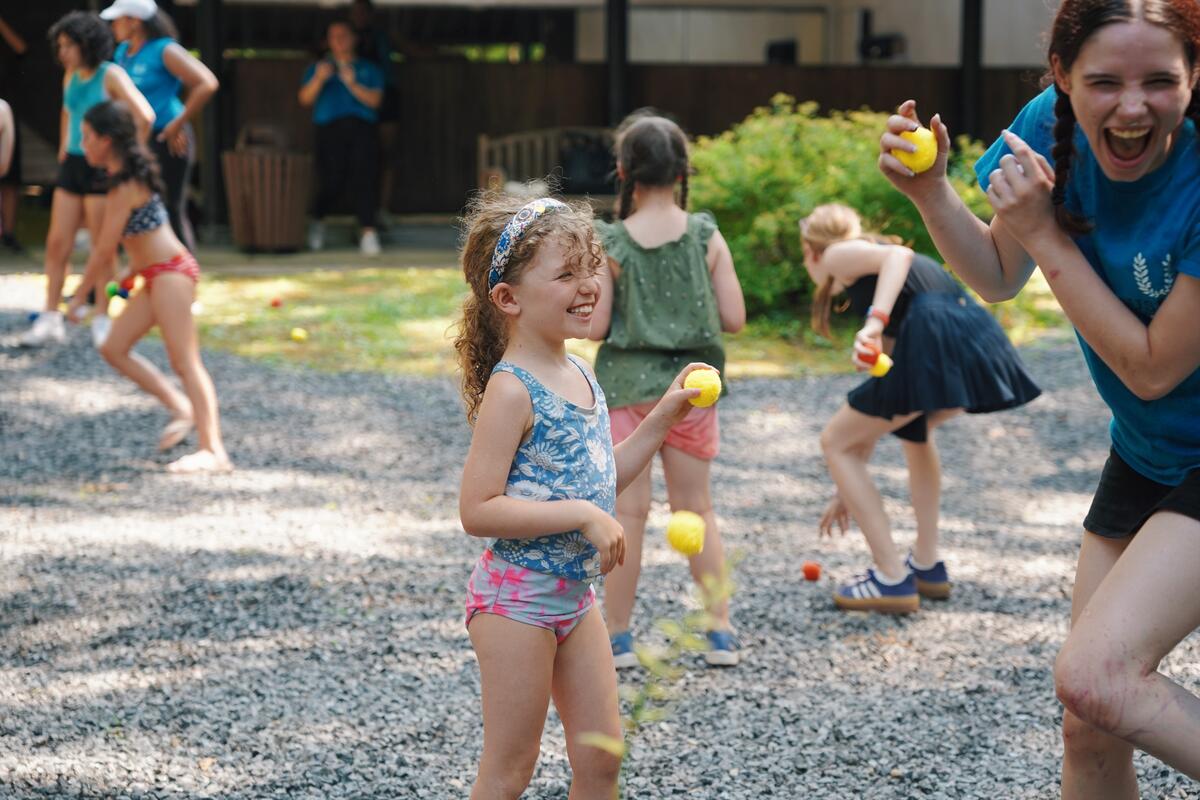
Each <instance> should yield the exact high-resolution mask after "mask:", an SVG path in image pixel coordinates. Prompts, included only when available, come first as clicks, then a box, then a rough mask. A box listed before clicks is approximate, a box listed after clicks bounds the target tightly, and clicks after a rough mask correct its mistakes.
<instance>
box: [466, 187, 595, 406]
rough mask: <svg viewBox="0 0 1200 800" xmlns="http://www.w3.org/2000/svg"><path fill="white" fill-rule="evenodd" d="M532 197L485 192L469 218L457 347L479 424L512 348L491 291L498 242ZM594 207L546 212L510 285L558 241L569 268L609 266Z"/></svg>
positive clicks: (514, 257) (521, 248)
mask: <svg viewBox="0 0 1200 800" xmlns="http://www.w3.org/2000/svg"><path fill="white" fill-rule="evenodd" d="M528 202H529V200H528V198H523V197H514V196H512V195H506V194H501V193H499V192H484V193H481V194H479V195H478V196H477V197H475V198H474V199H473V200H472V201H471V203H470V205H469V206H468V208H467V214H466V216H465V217H464V218H463V231H464V234H463V236H464V239H463V248H462V268H463V276H464V277H465V278H466V280H467V286H468V287H469V289H470V292H469V293H468V294H467V298H466V300H464V301H463V306H462V317H461V318H460V320H459V323H458V335H457V336H456V337H455V339H454V349H455V351H457V353H458V366H459V370H460V371H461V372H462V377H461V391H462V396H463V402H464V404H465V405H466V412H467V422H468V423H470V424H472V425H473V424H475V419H476V417H477V416H478V414H479V405H480V403H482V402H483V392H484V390H485V389H486V388H487V382H488V379H489V378H490V377H491V375H492V368H493V367H495V366H496V364H497V363H499V361H500V359H501V358H502V357H503V355H504V350H505V348H506V347H508V325H509V318H507V317H506V316H505V315H504V314H503V312H501V311H500V309H499V308H497V307H496V304H495V303H493V302H492V297H491V292H490V291H489V290H488V271H489V270H490V269H491V266H492V253H494V252H495V250H496V242H497V241H498V240H499V239H500V234H501V233H503V232H504V228H505V226H506V225H508V222H509V220H511V219H512V218H513V216H514V215H515V214H516V213H517V212H518V211H520V210H521V207H522V206H524V205H525V204H526V203H528ZM592 217H593V214H592V208H591V206H589V205H587V204H586V203H580V204H568V207H567V208H565V209H559V210H556V211H554V212H552V213H548V214H544V215H543V216H541V217H539V218H538V219H537V220H535V221H534V222H533V223H532V224H531V225H530V226H529V227H528V228H527V229H526V230H525V232H524V233H523V234H522V235H521V238H520V241H518V242H517V244H516V245H515V246H514V247H513V249H512V254H511V255H510V256H509V260H508V264H507V266H506V267H505V268H504V280H503V282H504V283H507V284H509V285H514V286H515V285H518V284H520V282H521V276H522V275H523V274H524V272H525V269H526V267H528V266H529V263H530V262H531V261H532V260H533V258H534V256H535V255H536V254H537V251H538V248H539V247H540V246H541V245H542V243H543V242H545V241H547V240H549V239H554V240H556V241H558V242H559V243H560V244H562V246H563V248H564V250H565V261H566V265H567V266H570V267H571V269H574V270H580V271H583V272H585V273H586V274H588V275H594V274H596V273H597V272H599V271H600V268H601V267H602V266H603V265H604V259H605V256H604V250H603V248H601V246H600V242H599V241H598V240H597V239H596V234H595V231H594V229H593V228H592Z"/></svg>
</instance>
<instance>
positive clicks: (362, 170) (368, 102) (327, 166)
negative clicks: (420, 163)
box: [299, 20, 383, 256]
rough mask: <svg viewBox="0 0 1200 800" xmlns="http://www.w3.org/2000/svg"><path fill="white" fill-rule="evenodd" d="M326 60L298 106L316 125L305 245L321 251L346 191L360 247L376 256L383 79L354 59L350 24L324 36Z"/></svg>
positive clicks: (308, 79) (305, 85)
mask: <svg viewBox="0 0 1200 800" xmlns="http://www.w3.org/2000/svg"><path fill="white" fill-rule="evenodd" d="M325 35H326V40H327V42H328V44H329V55H328V57H326V58H323V59H321V60H320V61H318V62H317V63H315V64H313V65H312V66H310V67H309V68H308V70H307V71H306V72H305V73H304V79H303V82H302V85H301V87H300V94H299V97H300V103H301V105H304V106H312V107H313V122H314V123H315V124H316V137H315V138H316V141H315V144H316V168H317V196H316V200H315V202H314V204H313V217H314V222H313V227H312V230H311V231H310V233H309V245H310V246H311V247H312V249H314V250H320V249H321V247H322V246H323V245H324V241H325V236H324V226H323V223H322V220H323V218H324V217H325V215H326V214H328V213H329V212H330V211H332V210H333V207H334V205H335V204H336V203H337V201H338V200H339V199H340V198H341V196H342V194H343V193H344V192H345V191H349V192H350V194H351V196H352V197H353V198H354V208H355V212H356V215H357V217H358V224H359V225H360V227H361V228H362V237H361V239H360V242H359V245H360V248H361V249H362V252H363V254H364V255H368V256H376V255H379V252H380V248H379V236H378V234H377V233H376V231H375V215H376V213H377V209H378V208H379V131H378V122H379V117H378V109H379V105H380V103H382V102H383V73H382V72H381V71H380V69H379V67H378V66H376V65H375V64H373V63H371V62H370V61H365V60H363V59H360V58H358V57H357V56H356V55H355V46H356V45H357V42H356V41H355V37H354V29H353V28H351V27H350V23H348V22H345V21H341V20H337V21H334V22H331V23H330V24H329V28H328V29H327V30H326V34H325Z"/></svg>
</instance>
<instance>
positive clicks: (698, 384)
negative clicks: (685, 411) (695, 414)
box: [683, 369, 721, 408]
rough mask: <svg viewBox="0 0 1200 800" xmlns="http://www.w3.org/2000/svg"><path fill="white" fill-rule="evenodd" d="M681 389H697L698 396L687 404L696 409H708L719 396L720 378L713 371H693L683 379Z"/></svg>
mask: <svg viewBox="0 0 1200 800" xmlns="http://www.w3.org/2000/svg"><path fill="white" fill-rule="evenodd" d="M683 388H685V389H699V390H700V396H699V397H693V398H691V399H690V400H689V401H688V402H689V403H691V404H692V405H694V406H696V407H698V408H708V407H709V406H711V405H712V404H713V403H715V402H717V398H718V397H720V396H721V376H720V375H719V374H718V373H717V371H716V370H715V369H694V370H692V371H691V372H689V373H688V375H687V377H686V378H684V379H683Z"/></svg>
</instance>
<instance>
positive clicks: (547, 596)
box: [466, 550, 596, 644]
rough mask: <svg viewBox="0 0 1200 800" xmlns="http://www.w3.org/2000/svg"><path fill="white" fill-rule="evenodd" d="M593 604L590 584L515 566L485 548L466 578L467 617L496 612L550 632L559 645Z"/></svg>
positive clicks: (467, 620) (594, 593)
mask: <svg viewBox="0 0 1200 800" xmlns="http://www.w3.org/2000/svg"><path fill="white" fill-rule="evenodd" d="M595 604H596V590H595V589H593V588H592V585H591V584H590V583H584V582H583V581H577V580H572V579H571V578H560V577H559V576H557V575H547V574H546V573H544V572H536V571H534V570H531V569H527V568H526V567H518V566H517V565H516V564H512V563H510V562H508V561H505V560H504V559H503V558H500V557H499V556H497V555H495V554H493V553H492V551H491V550H485V551H484V552H483V555H482V556H480V557H479V561H478V562H476V564H475V569H474V570H472V572H471V579H470V580H469V581H467V619H466V624H467V625H468V626H470V624H471V619H472V618H473V617H474V616H475V615H476V614H496V615H498V616H501V617H508V618H509V619H513V620H516V621H517V622H523V623H525V624H526V625H533V626H535V627H538V628H545V629H546V630H548V631H551V632H552V633H553V634H554V638H555V639H557V640H558V643H559V644H562V642H563V640H565V639H566V638H567V637H568V636H569V635H570V634H571V631H573V630H574V629H575V626H576V625H578V624H579V623H580V622H582V621H583V618H584V616H586V615H587V613H588V612H589V611H591V610H592V606H594V605H595Z"/></svg>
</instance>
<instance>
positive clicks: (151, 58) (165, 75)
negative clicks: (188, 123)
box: [113, 36, 183, 133]
mask: <svg viewBox="0 0 1200 800" xmlns="http://www.w3.org/2000/svg"><path fill="white" fill-rule="evenodd" d="M172 44H175V40H174V39H172V38H170V37H169V36H164V37H162V38H159V39H154V40H153V41H149V42H146V43H145V44H143V45H142V47H141V49H140V50H138V51H137V52H136V53H133V54H130V52H129V42H121V44H119V45H117V50H116V52H115V53H113V61H115V62H117V63H118V64H120V65H121V66H122V67H123V68H124V69H125V71H126V72H128V73H129V78H130V80H132V81H133V85H134V86H136V87H137V88H138V91H139V92H141V93H142V95H143V96H144V97H145V98H146V102H147V103H149V104H150V107H151V108H153V109H154V132H155V133H157V132H158V131H161V130H162V129H163V128H165V127H167V125H169V124H170V123H171V121H172V120H174V119H175V118H176V117H178V116H179V115H180V114H182V113H183V101H182V100H180V99H179V89H180V88H181V87H182V86H183V81H181V80H179V78H176V77H175V76H174V75H173V74H172V73H171V71H170V70H169V69H167V65H166V64H164V63H163V51H164V50H166V49H167V46H168V45H172Z"/></svg>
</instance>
